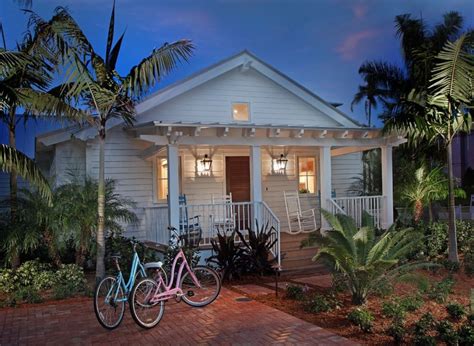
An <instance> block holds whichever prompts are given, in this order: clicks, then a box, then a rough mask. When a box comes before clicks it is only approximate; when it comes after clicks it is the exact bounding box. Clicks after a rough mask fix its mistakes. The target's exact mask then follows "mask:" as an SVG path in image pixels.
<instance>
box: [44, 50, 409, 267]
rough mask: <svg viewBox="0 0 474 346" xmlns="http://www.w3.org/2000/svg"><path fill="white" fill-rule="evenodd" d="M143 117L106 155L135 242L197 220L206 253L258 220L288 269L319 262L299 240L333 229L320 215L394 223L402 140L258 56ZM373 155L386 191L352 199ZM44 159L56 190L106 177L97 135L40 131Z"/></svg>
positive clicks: (174, 93) (165, 99) (239, 59)
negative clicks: (134, 218) (219, 239)
mask: <svg viewBox="0 0 474 346" xmlns="http://www.w3.org/2000/svg"><path fill="white" fill-rule="evenodd" d="M136 110H137V117H136V123H135V125H134V126H133V127H125V126H124V125H123V124H122V123H120V121H118V120H117V121H115V122H110V126H109V129H108V135H107V139H106V148H105V157H106V160H105V161H106V162H105V174H106V176H107V177H110V178H113V179H115V180H116V181H117V188H118V192H119V193H120V194H122V195H124V196H127V197H130V198H132V199H133V200H134V201H135V202H136V213H137V215H138V216H139V218H140V224H139V225H136V226H131V227H129V229H128V231H127V235H129V236H135V237H136V238H138V239H143V240H148V241H153V242H156V243H167V241H168V236H169V234H168V231H167V226H168V225H173V226H175V227H177V228H178V227H180V228H182V229H183V228H186V227H193V226H194V225H195V224H198V227H199V228H200V229H201V230H202V234H203V238H202V239H203V240H202V245H203V246H208V245H209V242H210V239H211V238H212V237H214V236H215V232H216V231H217V230H219V229H225V228H230V227H237V228H240V229H242V230H244V229H246V228H247V227H253V226H254V220H255V219H257V220H258V221H259V224H260V225H262V224H267V223H268V224H269V225H270V226H273V227H274V228H275V229H276V232H277V237H278V242H277V243H276V244H275V246H274V249H273V252H274V254H275V256H277V257H278V258H280V253H285V254H286V256H283V257H284V259H283V263H282V267H283V269H285V268H298V267H302V266H306V265H309V264H310V261H309V259H310V258H311V257H312V255H314V249H310V250H311V251H307V250H300V249H299V242H300V240H301V236H298V235H297V234H301V233H304V232H307V231H313V230H316V229H320V228H322V229H324V228H327V224H326V223H325V221H324V220H321V215H320V210H321V208H325V209H327V210H329V211H332V212H342V213H346V214H350V215H352V216H354V217H356V218H357V219H360V215H361V213H362V210H366V211H368V212H369V213H371V214H372V215H373V216H374V220H375V222H376V223H377V225H378V226H380V227H382V228H386V227H387V226H389V225H390V224H392V223H393V194H392V190H393V189H392V148H393V147H394V146H397V145H399V144H401V143H403V141H404V139H403V138H400V137H397V136H393V137H387V136H383V135H382V134H381V132H380V130H378V129H374V128H365V127H362V126H360V125H359V124H358V123H357V122H355V121H354V120H352V119H351V118H349V117H348V116H347V115H345V114H344V113H342V112H341V111H340V110H338V109H337V107H335V106H334V105H332V104H330V103H328V102H326V101H324V100H323V99H321V98H320V97H318V96H317V95H316V94H314V93H313V92H311V91H310V90H308V89H306V88H305V87H303V86H301V85H300V84H298V83H297V82H295V81H293V80H292V79H290V78H288V77H287V76H286V75H284V74H283V73H281V72H280V71H278V70H276V69H275V68H273V67H272V66H270V65H269V64H267V63H266V62H264V61H262V60H260V59H259V58H257V57H256V56H254V55H253V54H251V53H249V52H248V51H243V52H241V53H239V54H237V55H234V56H232V57H230V58H228V59H225V60H224V61H221V62H219V63H217V64H215V65H212V66H210V67H209V68H206V69H204V70H203V71H200V72H198V73H196V74H194V75H192V76H190V77H189V78H186V79H184V80H182V81H179V82H177V83H175V84H173V85H170V86H169V87H166V88H164V89H162V90H160V91H158V92H156V93H155V94H152V95H151V96H150V97H148V98H147V99H146V100H144V101H143V102H141V103H140V104H138V105H137V107H136ZM372 148H381V152H382V155H381V159H382V169H383V195H382V196H370V197H368V196H367V197H365V196H353V195H352V196H351V193H350V189H349V187H350V185H351V184H352V182H353V180H354V178H355V177H356V176H358V175H360V174H361V173H362V162H361V155H362V152H363V151H364V150H368V149H372ZM36 157H37V160H38V161H39V163H40V164H41V165H42V167H44V169H45V171H46V173H47V174H49V175H50V176H55V177H56V181H57V183H58V184H60V183H63V182H64V181H65V179H67V174H66V172H67V171H70V170H73V171H74V172H75V174H76V175H78V176H84V175H91V176H92V177H97V176H98V166H99V164H98V142H97V138H96V130H95V129H93V128H69V129H65V130H60V131H55V132H51V133H47V134H44V135H41V136H39V137H37V140H36ZM298 192H299V193H298ZM180 196H181V197H180ZM182 196H185V198H183V197H182ZM195 216H197V217H196V218H194V217H195ZM305 251H306V252H305Z"/></svg>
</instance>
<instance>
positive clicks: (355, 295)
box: [303, 210, 426, 305]
mask: <svg viewBox="0 0 474 346" xmlns="http://www.w3.org/2000/svg"><path fill="white" fill-rule="evenodd" d="M321 212H322V213H323V215H324V217H325V218H326V220H328V222H329V223H330V225H331V227H332V230H330V231H327V232H325V233H324V234H323V235H316V234H312V235H310V237H309V239H308V240H307V241H305V242H304V244H303V245H304V246H311V245H314V244H316V245H318V246H319V249H318V252H317V253H316V256H314V258H313V260H314V261H317V260H322V261H324V262H325V263H326V264H328V265H329V266H330V268H331V269H333V270H336V271H339V272H341V273H343V274H344V276H345V278H346V279H347V283H348V286H349V289H350V291H351V293H352V301H353V303H354V304H357V305H361V304H364V303H365V302H366V301H367V297H368V296H369V294H370V293H371V292H372V291H373V290H374V289H375V288H376V287H377V286H378V285H379V284H380V282H381V281H382V280H392V279H395V278H396V277H398V276H400V275H402V274H405V273H407V272H408V271H410V270H413V269H415V268H419V267H421V266H425V265H426V264H424V263H418V262H410V263H406V264H400V262H401V260H403V259H404V258H405V257H406V255H408V254H409V253H410V252H411V251H413V250H414V249H415V247H416V246H417V245H418V244H419V243H420V241H421V239H422V236H421V234H419V233H418V232H415V231H413V230H412V229H409V228H407V229H404V230H397V231H395V229H394V227H392V228H390V229H389V230H387V231H385V233H383V234H382V235H381V236H380V237H377V235H376V231H375V228H374V227H373V220H372V218H371V217H370V216H369V215H368V214H367V213H365V214H364V215H363V225H362V227H361V228H359V229H358V228H357V226H356V224H355V221H354V220H353V219H352V218H350V217H349V216H347V215H342V214H337V215H333V214H331V213H329V212H327V211H326V210H322V211H321Z"/></svg>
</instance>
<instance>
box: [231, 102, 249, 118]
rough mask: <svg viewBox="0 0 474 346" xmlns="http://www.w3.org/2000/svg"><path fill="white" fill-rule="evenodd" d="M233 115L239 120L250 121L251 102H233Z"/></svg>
mask: <svg viewBox="0 0 474 346" xmlns="http://www.w3.org/2000/svg"><path fill="white" fill-rule="evenodd" d="M232 116H233V118H234V120H237V121H249V119H250V117H249V104H248V103H233V104H232Z"/></svg>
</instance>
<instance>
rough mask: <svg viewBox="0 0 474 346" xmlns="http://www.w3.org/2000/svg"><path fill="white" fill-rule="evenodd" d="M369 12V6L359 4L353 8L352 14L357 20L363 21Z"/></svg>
mask: <svg viewBox="0 0 474 346" xmlns="http://www.w3.org/2000/svg"><path fill="white" fill-rule="evenodd" d="M368 11H369V6H368V5H367V4H365V3H364V4H363V3H357V4H354V5H353V6H352V14H353V15H354V17H355V18H356V19H359V20H360V19H363V18H365V15H366V14H367V12H368Z"/></svg>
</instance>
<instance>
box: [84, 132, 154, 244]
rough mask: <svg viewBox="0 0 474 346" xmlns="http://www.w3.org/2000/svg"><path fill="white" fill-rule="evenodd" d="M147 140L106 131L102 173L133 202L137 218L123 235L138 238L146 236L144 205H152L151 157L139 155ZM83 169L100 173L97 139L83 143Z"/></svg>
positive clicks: (91, 173) (92, 172)
mask: <svg viewBox="0 0 474 346" xmlns="http://www.w3.org/2000/svg"><path fill="white" fill-rule="evenodd" d="M149 145H150V144H149V143H145V142H142V141H137V140H135V139H133V138H131V137H130V136H128V135H127V134H126V133H125V132H124V131H122V130H121V129H118V128H117V129H114V130H111V131H109V132H108V133H107V137H106V142H105V176H106V178H111V179H114V180H115V181H116V183H117V185H116V192H117V193H119V194H120V195H121V196H123V197H127V198H130V199H132V200H133V201H134V202H135V203H136V207H135V209H134V211H135V213H136V214H137V216H138V218H139V220H140V222H139V224H138V225H129V226H128V227H127V232H126V235H127V236H130V237H132V236H133V237H136V238H137V239H144V238H146V234H147V230H146V218H145V208H146V207H149V206H152V205H153V166H152V162H151V161H146V160H144V159H142V158H141V157H140V153H141V152H142V150H144V149H145V148H146V147H148V146H149ZM86 156H87V161H86V171H87V174H88V175H90V176H91V177H93V178H96V179H97V177H98V176H99V146H98V141H97V140H93V141H89V142H88V144H87V147H86Z"/></svg>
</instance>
